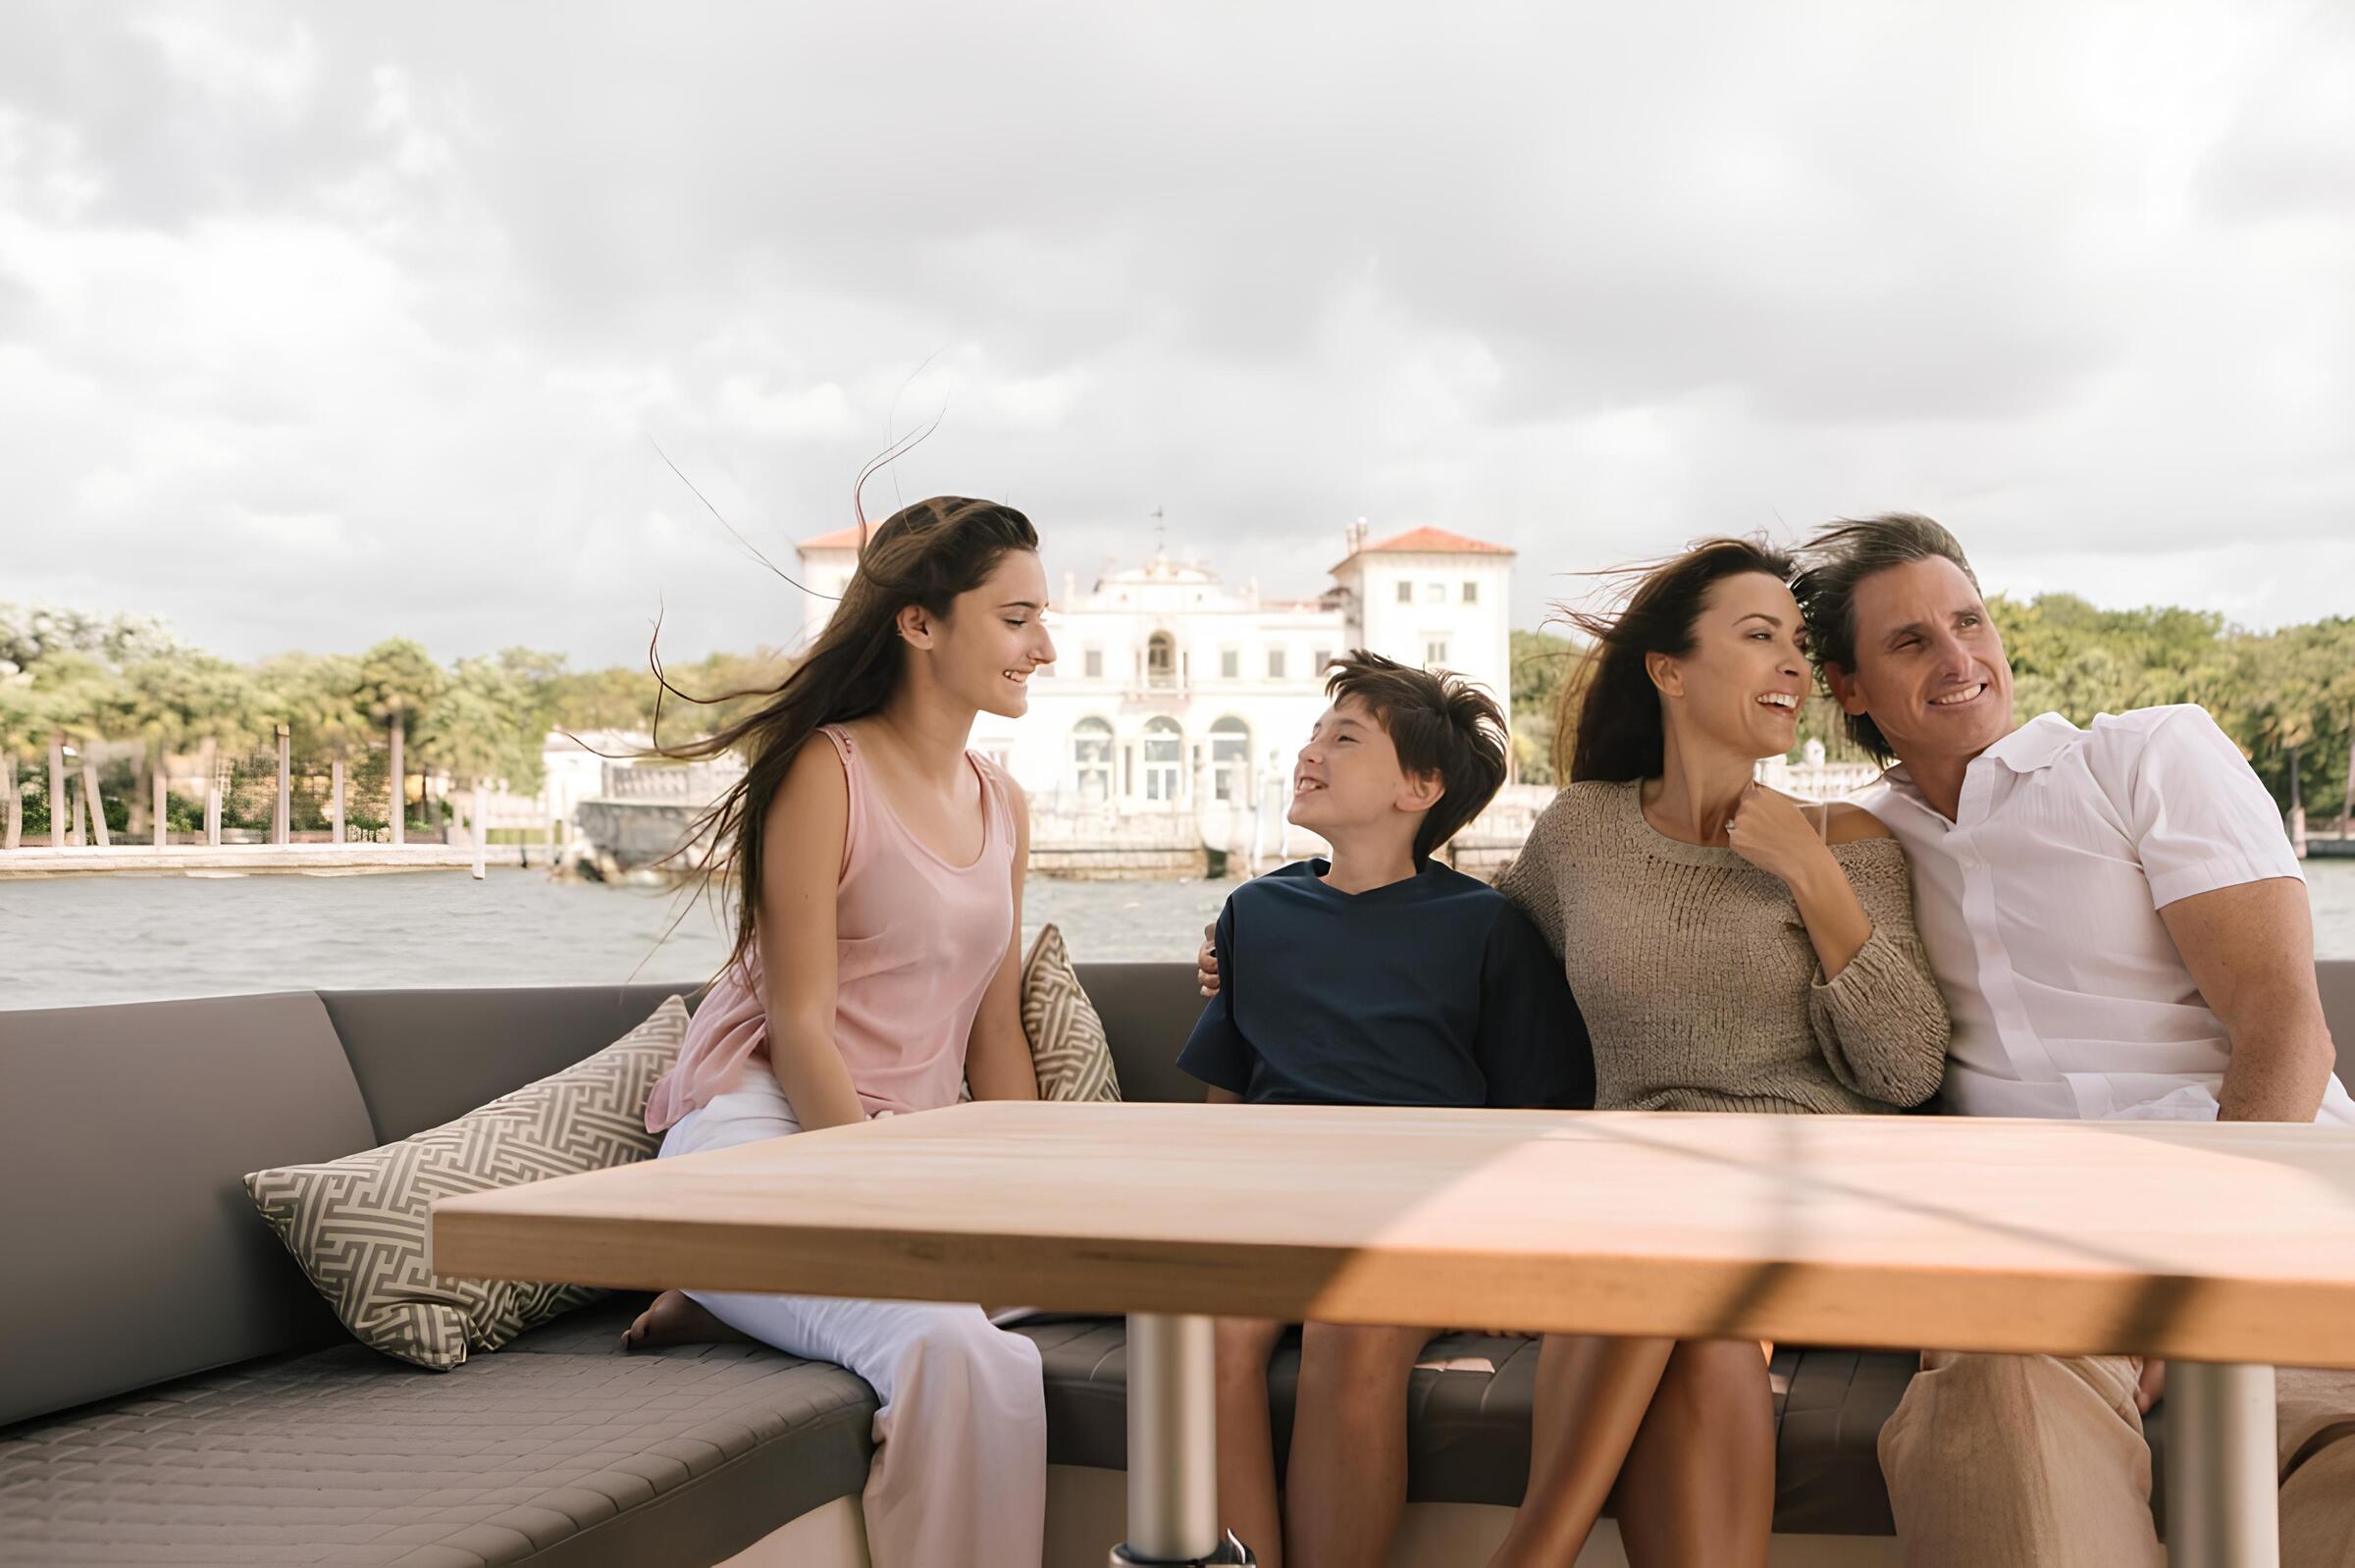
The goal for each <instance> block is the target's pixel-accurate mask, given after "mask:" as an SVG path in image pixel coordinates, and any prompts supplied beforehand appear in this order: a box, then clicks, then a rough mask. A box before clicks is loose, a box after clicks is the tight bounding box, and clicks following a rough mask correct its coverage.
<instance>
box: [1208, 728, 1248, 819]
mask: <svg viewBox="0 0 2355 1568" xmlns="http://www.w3.org/2000/svg"><path fill="white" fill-rule="evenodd" d="M1250 767H1251V726H1250V725H1248V724H1246V723H1244V722H1243V721H1242V720H1241V719H1239V718H1236V717H1235V716H1234V715H1233V714H1232V713H1230V714H1228V715H1227V716H1226V717H1224V718H1222V719H1220V720H1219V721H1218V722H1217V723H1215V724H1213V725H1211V727H1210V789H1211V796H1212V798H1213V799H1215V800H1221V801H1245V800H1249V799H1250V798H1251V780H1250V778H1249V772H1250Z"/></svg>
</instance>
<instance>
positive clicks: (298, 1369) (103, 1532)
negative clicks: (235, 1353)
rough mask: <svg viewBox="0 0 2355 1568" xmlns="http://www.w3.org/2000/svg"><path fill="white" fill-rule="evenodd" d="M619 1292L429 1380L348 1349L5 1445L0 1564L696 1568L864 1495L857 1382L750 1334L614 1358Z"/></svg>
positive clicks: (866, 1442) (172, 1391)
mask: <svg viewBox="0 0 2355 1568" xmlns="http://www.w3.org/2000/svg"><path fill="white" fill-rule="evenodd" d="M637 1304H638V1303H636V1302H619V1303H613V1304H609V1305H606V1306H601V1307H598V1308H594V1309H591V1310H590V1311H588V1312H583V1313H576V1314H573V1315H572V1316H571V1317H569V1318H567V1319H564V1320H562V1321H561V1322H559V1323H557V1324H554V1325H551V1326H550V1327H549V1328H548V1329H546V1330H543V1331H541V1332H540V1333H537V1334H527V1335H525V1336H524V1337H523V1338H522V1339H520V1340H518V1341H517V1342H516V1343H515V1344H513V1345H511V1346H509V1347H508V1349H507V1350H506V1351H505V1352H504V1353H502V1354H500V1355H496V1356H484V1357H480V1358H478V1359H476V1360H473V1361H470V1362H468V1363H467V1364H466V1365H464V1366H462V1367H460V1368H458V1369H457V1370H455V1371H453V1372H450V1373H447V1374H437V1373H431V1372H423V1371H417V1370H414V1369H411V1368H408V1367H404V1366H401V1365H399V1364H397V1363H395V1362H391V1361H388V1360H386V1359H385V1358H383V1357H382V1356H379V1355H377V1354H375V1353H374V1352H373V1351H370V1350H366V1349H363V1348H362V1347H360V1346H358V1345H343V1346H339V1347H337V1348H335V1349H332V1350H324V1351H318V1352H315V1353H312V1354H309V1355H303V1356H295V1357H289V1358H286V1359H283V1360H277V1361H269V1362H255V1363H249V1364H247V1365H246V1366H244V1367H242V1368H239V1369H236V1370H235V1371H231V1372H225V1373H216V1374H213V1375H211V1376H207V1377H203V1378H197V1379H192V1380H189V1381H186V1382H183V1383H179V1384H173V1385H164V1386H162V1387H159V1388H156V1389H151V1390H149V1391H147V1392H146V1393H145V1394H143V1395H141V1396H139V1397H136V1398H133V1399H131V1400H127V1401H124V1402H122V1403H118V1404H113V1405H109V1406H103V1407H94V1408H91V1409H85V1410H81V1411H76V1412H70V1413H68V1414H67V1415H64V1416H53V1417H49V1418H47V1419H45V1420H43V1421H40V1422H36V1423H33V1424H31V1425H28V1426H26V1427H22V1428H19V1429H17V1430H15V1431H13V1432H10V1433H7V1434H5V1435H0V1564H7V1565H9V1568H36V1565H37V1568H52V1565H63V1564H90V1563H115V1564H127V1565H130V1564H155V1565H164V1564H172V1565H181V1564H199V1563H240V1564H245V1563H335V1564H345V1565H355V1568H357V1565H375V1564H384V1565H399V1568H491V1565H493V1564H504V1563H522V1562H529V1563H531V1564H532V1565H533V1568H591V1565H596V1568H603V1565H615V1568H619V1565H623V1564H628V1565H631V1568H706V1565H707V1564H710V1563H713V1562H718V1561H721V1560H723V1559H725V1558H727V1557H728V1556H730V1555H732V1554H734V1553H735V1552H738V1551H741V1550H742V1549H743V1548H744V1547H746V1546H748V1545H750V1544H752V1543H753V1542H756V1541H758V1540H759V1539H760V1538H761V1537H762V1536H764V1535H767V1534H768V1533H769V1532H771V1531H773V1530H776V1529H778V1528H779V1527H781V1526H783V1525H785V1524H786V1523H788V1522H790V1521H791V1520H793V1519H795V1518H797V1517H799V1516H800V1515H801V1514H803V1513H806V1512H807V1511H809V1510H810V1509H811V1508H814V1507H817V1506H820V1505H821V1504H824V1503H827V1502H830V1501H832V1500H833V1499H835V1498H836V1497H843V1496H853V1497H855V1496H857V1495H858V1493H859V1492H860V1490H861V1489H862V1488H863V1487H864V1485H865V1482H866V1469H867V1461H868V1457H869V1454H870V1452H871V1443H870V1437H869V1435H870V1430H871V1426H872V1422H873V1416H874V1396H873V1394H872V1393H871V1392H870V1391H869V1389H868V1388H867V1386H866V1385H865V1384H864V1383H862V1382H861V1381H859V1380H858V1379H856V1378H854V1377H852V1376H851V1375H850V1374H849V1373H847V1372H844V1371H842V1370H841V1369H840V1368H838V1367H833V1366H829V1365H826V1364H824V1363H820V1362H807V1361H798V1360H795V1359H794V1358H792V1357H790V1356H784V1355H780V1354H778V1353H776V1352H775V1351H772V1350H765V1349H759V1348H756V1347H753V1346H749V1345H724V1346H723V1345H703V1346H682V1347H678V1348H676V1349H672V1350H668V1351H662V1352H657V1353H654V1354H652V1355H637V1356H625V1355H621V1354H619V1353H617V1352H615V1351H614V1350H613V1349H612V1346H613V1344H614V1342H615V1339H616V1337H617V1336H618V1335H619V1333H620V1332H621V1328H622V1325H623V1324H624V1323H626V1322H627V1321H628V1316H629V1313H630V1312H631V1311H633V1310H635V1308H636V1306H637ZM536 1340H538V1341H544V1342H541V1343H535V1341H536ZM542 1350H545V1351H546V1352H547V1353H541V1354H533V1353H530V1352H534V1351H542Z"/></svg>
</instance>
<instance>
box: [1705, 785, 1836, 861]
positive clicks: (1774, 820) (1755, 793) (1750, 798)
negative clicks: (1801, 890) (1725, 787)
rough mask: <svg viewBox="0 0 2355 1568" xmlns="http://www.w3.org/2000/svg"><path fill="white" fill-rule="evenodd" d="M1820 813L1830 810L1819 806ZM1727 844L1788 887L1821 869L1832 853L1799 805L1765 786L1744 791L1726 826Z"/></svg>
mask: <svg viewBox="0 0 2355 1568" xmlns="http://www.w3.org/2000/svg"><path fill="white" fill-rule="evenodd" d="M1816 810H1818V811H1823V810H1829V808H1828V807H1817V808H1816ZM1725 841H1726V842H1727V843H1728V844H1730V845H1732V846H1733V847H1734V851H1735V853H1736V854H1738V855H1740V856H1741V857H1742V858H1743V859H1744V860H1746V861H1748V862H1750V863H1751V864H1753V865H1754V866H1756V867H1757V868H1758V869H1759V870H1761V871H1770V872H1772V873H1773V874H1774V875H1776V876H1778V877H1781V878H1782V879H1783V881H1784V882H1785V883H1787V884H1796V883H1797V882H1798V881H1799V880H1800V879H1801V878H1803V877H1805V876H1806V875H1807V874H1808V873H1810V872H1812V871H1814V870H1816V869H1818V868H1820V866H1821V865H1822V863H1823V862H1824V861H1825V860H1826V859H1827V858H1828V857H1829V856H1830V854H1831V852H1830V851H1829V850H1828V849H1826V848H1825V847H1824V841H1823V835H1822V834H1821V833H1819V832H1817V831H1816V828H1815V822H1814V819H1813V818H1812V817H1810V816H1809V815H1808V814H1807V813H1806V812H1805V811H1803V810H1800V809H1799V806H1798V805H1797V803H1795V802H1793V801H1790V800H1786V799H1785V798H1784V797H1782V796H1780V795H1777V794H1776V793H1775V792H1774V791H1772V790H1770V789H1768V788H1766V787H1765V786H1764V785H1762V784H1753V785H1752V786H1751V787H1750V788H1749V789H1747V790H1744V791H1743V792H1742V804H1741V806H1740V807H1738V808H1737V809H1736V810H1735V811H1734V819H1733V820H1732V821H1730V822H1728V823H1726V825H1725Z"/></svg>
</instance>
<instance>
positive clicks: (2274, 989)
mask: <svg viewBox="0 0 2355 1568" xmlns="http://www.w3.org/2000/svg"><path fill="white" fill-rule="evenodd" d="M2159 917H2160V919H2162V920H2163V921H2165V922H2166V924H2167V930H2168V934H2169V935H2170V936H2172V937H2173V938H2174V942H2175V949H2176V951H2177V952H2179V953H2181V954H2182V956H2183V966H2184V967H2185V968H2188V969H2189V970H2191V977H2192V979H2193V980H2195V981H2196V982H2198V984H2199V987H2200V995H2201V996H2202V997H2203V998H2205V999H2206V1001H2207V1003H2208V1006H2209V1009H2210V1010H2211V1011H2212V1012H2214V1013H2215V1014H2216V1016H2217V1017H2218V1018H2219V1019H2223V1020H2224V1032H2225V1034H2226V1035H2228V1036H2229V1037H2230V1038H2231V1041H2232V1062H2231V1065H2230V1066H2229V1067H2227V1068H2226V1069H2225V1070H2224V1087H2223V1089H2222V1090H2221V1091H2220V1092H2219V1093H2218V1095H2217V1100H2218V1102H2219V1105H2220V1109H2219V1111H2218V1112H2217V1117H2218V1120H2220V1121H2224V1122H2312V1121H2313V1120H2314V1117H2315V1113H2316V1112H2318V1111H2320V1110H2321V1109H2322V1105H2323V1091H2324V1088H2325V1086H2326V1085H2327V1084H2328V1083H2329V1079H2330V1070H2331V1067H2332V1066H2333V1065H2334V1064H2335V1063H2336V1061H2337V1060H2338V1053H2337V1049H2336V1047H2334V1046H2333V1045H2332V1044H2331V1041H2330V1028H2329V1024H2328V1023H2326V1022H2325V1021H2324V1019H2323V1000H2322V997H2321V995H2320V994H2319V993H2318V992H2317V991H2316V989H2315V979H2314V915H2313V911H2312V910H2311V909H2310V908H2309V907H2308V905H2307V902H2306V884H2305V883H2303V882H2300V881H2298V880H2297V879H2295V878H2294V877H2270V878H2268V879H2266V880H2264V881H2259V882H2241V883H2237V884H2235V885H2233V886H2231V887H2220V888H2217V889H2216V890H2214V891H2213V892H2208V893H2197V894H2194V895H2192V896H2191V897H2189V898H2186V899H2179V900H2177V901H2176V902H2174V903H2172V904H2170V905H2167V906H2166V907H2165V908H2163V909H2161V910H2160V912H2159Z"/></svg>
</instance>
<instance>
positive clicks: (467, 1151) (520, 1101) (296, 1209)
mask: <svg viewBox="0 0 2355 1568" xmlns="http://www.w3.org/2000/svg"><path fill="white" fill-rule="evenodd" d="M686 1035H687V1007H686V1004H685V1003H683V1002H681V1001H680V1000H679V999H678V998H677V997H675V996H674V997H670V998H668V999H667V1000H665V1001H664V1002H663V1004H662V1005H661V1006H660V1007H658V1008H656V1009H655V1010H654V1016H653V1017H652V1018H650V1019H647V1020H646V1021H645V1022H644V1023H641V1024H640V1025H638V1027H636V1028H635V1029H632V1030H631V1031H630V1032H629V1033H628V1034H626V1035H624V1036H622V1038H621V1039H619V1040H617V1041H615V1042H614V1043H613V1044H612V1045H609V1046H607V1047H606V1048H605V1049H603V1050H602V1051H600V1052H598V1053H597V1055H595V1056H593V1057H590V1058H589V1059H588V1060H587V1061H585V1062H579V1063H576V1064H574V1065H573V1066H571V1067H568V1068H566V1069H565V1070H564V1071H561V1072H556V1073H551V1074H550V1075H549V1076H548V1077H545V1078H542V1079H540V1080H539V1081H538V1082H536V1083H527V1084H525V1085H524V1086H523V1087H522V1088H520V1089H517V1090H516V1091H515V1092H514V1093H512V1094H508V1095H502V1096H501V1097H499V1098H498V1099H496V1100H494V1101H492V1102H491V1103H490V1104H489V1105H486V1106H484V1107H482V1108H481V1109H480V1110H477V1111H470V1112H468V1113H467V1114H466V1115H464V1116H462V1117H460V1118H458V1119H457V1120H456V1121H455V1122H448V1123H445V1124H442V1125H441V1126H438V1127H433V1128H429V1129H428V1130H426V1131H424V1132H420V1133H418V1134H417V1135H416V1136H415V1137H413V1138H403V1139H401V1140H400V1141H399V1142H398V1143H388V1144H386V1145H385V1146H384V1147H383V1148H380V1149H370V1150H368V1151H367V1152H365V1153H362V1154H354V1155H348V1156H346V1157H345V1158H343V1159H340V1160H330V1161H328V1162H326V1163H325V1164H323V1165H295V1166H288V1167H286V1168H284V1169H282V1170H277V1171H256V1172H255V1173H253V1175H251V1176H247V1177H246V1178H245V1190H246V1191H247V1192H249V1193H251V1194H252V1196H253V1202H254V1206H255V1207H256V1208H258V1209H260V1210H261V1211H262V1217H263V1218H264V1219H266V1220H268V1221H269V1222H270V1224H271V1226H272V1228H275V1229H276V1230H277V1231H278V1238H279V1239H280V1240H281V1241H284V1242H285V1243H286V1244H287V1250H288V1252H291V1253H292V1254H293V1255H294V1259H295V1261H296V1262H297V1263H300V1264H301V1265H302V1272H303V1273H304V1274H306V1275H308V1276H309V1277H310V1281H311V1283H312V1285H314V1286H315V1287H316V1288H317V1289H318V1291H319V1293H320V1294H321V1295H323V1296H325V1297H326V1298H327V1301H328V1305H330V1306H332V1307H333V1308H335V1310H336V1316H337V1317H339V1318H340V1319H342V1320H343V1326H344V1327H345V1328H346V1329H349V1330H350V1331H351V1332H352V1333H353V1334H354V1335H355V1336H356V1337H357V1338H358V1339H359V1340H360V1342H361V1343H362V1344H365V1345H369V1346H372V1347H373V1348H375V1349H378V1350H381V1351H383V1352H384V1353H385V1354H387V1355H389V1356H397V1357H399V1358H400V1359H401V1360H403V1361H413V1362H415V1363H416V1364H417V1365H418V1366H421V1367H430V1368H433V1369H434V1370H435V1371H437V1372H447V1371H449V1370H450V1369H451V1368H453V1367H455V1366H457V1365H458V1364H459V1363H460V1362H462V1361H464V1360H465V1359H466V1352H467V1351H469V1350H497V1348H498V1347H499V1346H501V1345H503V1344H505V1343H506V1342H507V1341H508V1340H510V1339H512V1338H514V1337H515V1336H516V1335H517V1334H519V1333H523V1332H524V1331H525V1330H526V1329H530V1328H533V1327H535V1326H536V1325H539V1324H542V1323H546V1322H547V1321H548V1320H549V1319H550V1318H553V1317H555V1316H556V1315H557V1314H559V1313H563V1312H568V1311H570V1310H571V1309H572V1308H574V1307H577V1306H579V1305H580V1304H582V1303H583V1302H585V1301H590V1300H594V1299H595V1298H596V1297H598V1296H599V1295H601V1294H602V1293H603V1292H602V1291H599V1290H594V1289H591V1288H589V1287H587V1286H585V1285H570V1284H520V1283H516V1282H514V1281H505V1280H449V1279H444V1278H443V1277H441V1276H439V1275H436V1274H434V1273H433V1272H432V1271H431V1270H429V1269H428V1268H427V1267H426V1246H427V1236H428V1224H429V1221H430V1217H431V1212H432V1208H433V1204H434V1200H435V1199H437V1198H447V1197H454V1196H456V1195H457V1194H459V1193H461V1192H484V1191H488V1190H490V1189H492V1188H494V1187H515V1186H522V1185H524V1184H525V1183H527V1182H531V1181H542V1180H546V1179H547V1178H548V1177H549V1176H570V1175H572V1174H574V1173H576V1172H581V1171H596V1170H600V1169H602V1168H603V1167H605V1166H609V1165H627V1164H629V1163H631V1162H633V1161H637V1160H643V1159H646V1158H647V1157H648V1156H650V1155H652V1154H653V1153H654V1150H655V1148H656V1147H657V1146H658V1145H659V1144H660V1142H661V1140H660V1139H659V1138H658V1137H656V1136H654V1134H652V1133H650V1132H648V1131H647V1130H646V1097H647V1094H648V1092H649V1091H651V1090H652V1089H653V1088H654V1080H655V1079H657V1078H659V1077H660V1076H661V1075H662V1074H663V1073H665V1072H667V1071H670V1068H671V1064H672V1063H673V1062H675V1061H677V1060H678V1055H679V1046H680V1043H681V1042H682V1041H683V1040H684V1039H685V1038H686Z"/></svg>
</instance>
